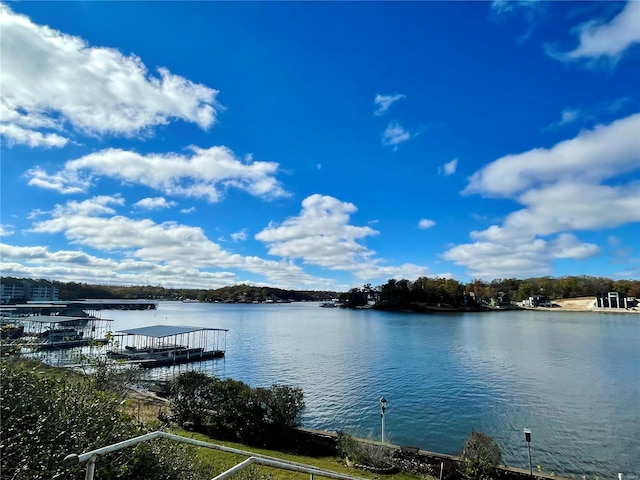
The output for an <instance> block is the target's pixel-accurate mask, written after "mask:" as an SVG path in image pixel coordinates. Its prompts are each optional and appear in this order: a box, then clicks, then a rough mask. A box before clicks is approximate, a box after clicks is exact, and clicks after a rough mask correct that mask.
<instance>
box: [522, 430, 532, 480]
mask: <svg viewBox="0 0 640 480" xmlns="http://www.w3.org/2000/svg"><path fill="white" fill-rule="evenodd" d="M524 439H525V441H526V442H527V448H528V450H529V475H533V467H532V465H531V429H530V428H525V429H524Z"/></svg>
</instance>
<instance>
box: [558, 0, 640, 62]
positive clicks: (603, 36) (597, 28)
mask: <svg viewBox="0 0 640 480" xmlns="http://www.w3.org/2000/svg"><path fill="white" fill-rule="evenodd" d="M638 19H640V2H638V1H636V0H630V1H628V2H627V3H626V4H625V6H624V8H623V9H622V10H621V11H620V12H619V13H618V14H617V15H616V16H615V17H614V18H612V19H611V20H610V21H608V22H607V21H604V20H603V19H597V20H591V21H589V22H586V23H584V24H582V25H579V26H578V27H576V28H574V29H573V33H575V34H577V35H578V37H579V44H578V46H577V47H576V48H575V49H574V50H571V51H569V52H559V51H558V50H557V49H556V47H555V46H553V45H550V44H547V45H546V46H545V48H546V51H547V53H548V54H549V55H550V56H552V57H553V58H556V59H558V60H561V61H578V60H586V61H587V62H588V63H590V64H593V62H594V61H597V60H599V59H603V58H604V59H608V60H610V61H612V62H613V63H616V62H617V61H618V60H619V59H620V58H621V57H622V55H623V54H624V52H626V51H627V50H628V49H629V48H631V47H632V46H633V45H636V44H638V43H640V28H639V27H638V24H639V20H638Z"/></svg>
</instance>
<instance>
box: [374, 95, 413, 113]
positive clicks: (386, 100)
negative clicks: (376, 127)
mask: <svg viewBox="0 0 640 480" xmlns="http://www.w3.org/2000/svg"><path fill="white" fill-rule="evenodd" d="M403 98H406V95H403V94H401V93H396V94H395V95H376V97H375V99H374V100H373V103H375V105H376V106H377V109H376V111H375V112H373V114H374V115H376V116H382V115H384V114H385V113H387V111H388V110H389V108H390V107H391V105H393V104H394V103H396V102H397V101H398V100H402V99H403Z"/></svg>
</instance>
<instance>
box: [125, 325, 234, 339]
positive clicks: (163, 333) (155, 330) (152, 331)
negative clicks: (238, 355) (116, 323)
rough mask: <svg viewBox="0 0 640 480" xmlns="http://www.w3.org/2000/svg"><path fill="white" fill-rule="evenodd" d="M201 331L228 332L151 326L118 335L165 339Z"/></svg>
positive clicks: (132, 329)
mask: <svg viewBox="0 0 640 480" xmlns="http://www.w3.org/2000/svg"><path fill="white" fill-rule="evenodd" d="M201 331H222V332H228V331H229V330H228V329H226V328H204V327H188V326H184V325H151V326H148V327H140V328H131V329H128V330H118V331H117V332H116V333H118V334H124V335H140V336H143V337H153V338H164V337H171V336H174V335H182V334H185V333H193V332H201Z"/></svg>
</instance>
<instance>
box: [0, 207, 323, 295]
mask: <svg viewBox="0 0 640 480" xmlns="http://www.w3.org/2000/svg"><path fill="white" fill-rule="evenodd" d="M122 206H124V200H123V198H121V197H119V196H116V197H107V196H103V197H95V198H92V199H89V200H86V201H82V202H74V201H69V202H67V203H66V204H65V205H57V206H56V207H55V208H54V209H53V211H52V212H50V213H49V216H50V218H48V219H45V220H41V221H38V222H35V223H34V225H33V227H32V229H31V232H32V233H39V234H52V235H53V234H63V235H64V236H65V237H66V238H67V240H68V241H69V242H70V243H71V244H73V245H76V246H77V247H78V248H90V249H93V250H95V251H96V252H100V253H102V254H105V256H107V257H108V258H99V257H91V261H89V260H87V259H88V258H89V257H88V256H87V254H85V253H84V252H82V251H81V250H78V251H73V252H71V253H69V252H64V253H60V252H56V253H55V255H53V254H51V253H49V251H48V248H47V247H37V248H36V247H33V248H32V249H26V250H25V249H23V247H11V246H7V245H5V246H4V248H5V250H4V251H3V254H2V255H0V258H2V260H3V261H5V260H6V261H7V262H10V261H16V263H19V262H18V260H22V263H23V265H22V266H19V265H17V264H11V265H9V264H8V263H5V264H1V265H0V267H1V268H3V274H6V275H10V273H9V272H16V273H18V272H22V273H24V272H26V270H29V272H31V274H30V275H27V276H35V278H43V277H45V278H51V277H54V278H60V279H63V278H65V279H66V278H69V279H74V277H73V275H74V274H75V273H74V272H77V273H78V275H77V277H75V279H74V281H79V279H81V278H86V277H87V276H89V273H88V272H86V271H82V270H78V269H77V268H76V267H77V265H75V264H77V263H80V260H79V259H81V260H82V259H84V260H82V261H84V263H85V264H91V265H94V266H95V265H102V267H101V268H99V269H98V268H96V272H95V278H101V279H102V280H101V281H103V282H104V281H113V282H115V283H127V282H128V283H142V282H146V280H145V277H146V276H147V275H149V276H150V277H151V279H152V280H154V281H155V282H157V283H161V284H163V285H165V286H169V285H173V286H176V287H178V286H180V287H184V286H186V285H187V284H190V285H191V286H195V285H198V286H199V288H212V286H213V285H219V286H222V285H229V284H232V283H237V282H238V281H239V277H238V274H237V271H243V272H250V273H252V274H256V275H260V276H262V277H263V278H265V279H266V281H267V282H269V283H271V284H275V285H279V286H282V288H311V287H313V288H330V287H331V286H334V285H335V284H334V283H333V281H332V280H329V279H326V278H322V277H317V276H312V275H309V274H306V273H305V272H304V271H303V270H302V269H301V268H300V267H299V266H297V265H295V263H293V262H292V261H290V260H283V261H274V260H265V259H263V258H259V257H256V256H242V255H238V254H235V253H232V252H229V251H226V250H224V249H222V248H221V247H220V245H218V244H216V243H214V242H212V241H211V240H209V239H208V238H207V236H206V234H205V232H204V231H203V230H202V229H201V228H199V227H192V226H187V225H180V224H178V223H176V222H164V223H156V222H154V221H152V220H149V219H143V220H134V219H131V218H127V217H125V216H123V215H119V214H118V212H117V208H118V207H122ZM21 248H22V249H21ZM29 248H31V247H29ZM52 255H53V256H52ZM36 260H38V261H37V262H36ZM63 260H64V261H63ZM34 262H35V263H37V264H36V265H31V264H33V263H34ZM70 264H74V265H70ZM65 269H66V270H65ZM63 271H66V272H67V273H66V274H65V273H64V272H63ZM44 272H48V274H47V275H44ZM11 274H12V275H13V273H11ZM36 274H40V275H36ZM92 278H93V277H92ZM134 279H135V282H134Z"/></svg>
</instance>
